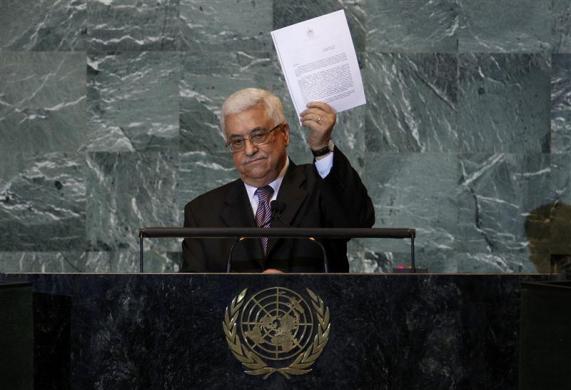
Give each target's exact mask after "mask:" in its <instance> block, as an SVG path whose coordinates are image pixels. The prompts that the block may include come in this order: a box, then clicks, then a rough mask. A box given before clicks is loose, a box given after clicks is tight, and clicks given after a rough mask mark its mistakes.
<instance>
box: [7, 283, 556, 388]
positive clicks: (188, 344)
mask: <svg viewBox="0 0 571 390" xmlns="http://www.w3.org/2000/svg"><path fill="white" fill-rule="evenodd" d="M545 279H547V276H543V275H430V274H390V275H387V274H366V275H361V274H337V275H334V274H330V275H325V274H313V275H310V274H305V275H286V274H283V275H257V274H256V275H254V274H194V275H190V274H9V275H7V274H5V275H0V282H8V281H9V282H26V283H30V284H31V286H32V288H33V292H34V334H35V343H34V371H35V388H36V389H82V390H84V389H228V388H232V389H252V388H265V389H291V388H294V389H322V388H328V389H421V388H422V389H424V388H430V389H450V388H458V389H460V388H462V389H464V388H485V389H502V390H505V389H517V386H518V384H517V378H518V369H517V364H518V329H519V312H520V285H521V283H522V282H534V281H535V282H541V281H543V280H545ZM244 291H246V292H245V293H244V295H243V297H244V298H243V305H242V306H241V307H240V308H239V309H242V308H246V307H248V309H247V310H246V313H245V314H244V313H241V314H239V315H238V316H237V318H238V319H239V320H241V321H242V325H241V326H244V324H246V325H245V326H246V327H245V328H244V327H242V328H241V329H238V328H237V327H235V326H234V325H233V323H232V317H233V315H234V314H236V313H237V312H238V311H239V310H237V309H236V307H237V303H238V301H239V297H240V294H241V293H243V292H244ZM264 291H269V292H270V293H272V294H274V295H273V296H274V297H275V296H276V295H277V296H278V298H277V300H276V301H280V300H282V301H283V300H284V299H285V298H284V297H288V296H289V297H291V296H296V295H295V294H298V296H299V298H300V299H303V300H304V301H305V302H306V304H307V306H303V302H301V301H298V300H297V298H296V299H293V300H292V299H290V298H287V299H286V300H285V301H286V303H287V304H288V305H290V306H287V307H289V308H290V309H292V310H293V311H294V312H297V313H306V314H307V316H306V317H305V319H304V317H303V316H302V315H301V314H300V315H299V318H298V319H297V320H291V319H289V320H288V321H286V317H285V314H284V313H283V310H282V311H281V312H280V313H282V314H280V315H278V316H277V317H279V318H278V320H279V321H282V322H281V324H280V323H271V322H268V321H266V320H264V318H265V316H266V315H270V316H271V315H274V314H275V313H277V312H272V311H271V310H272V309H267V311H268V312H267V313H266V312H264V310H263V309H262V307H266V308H267V307H269V306H267V305H269V302H268V301H267V300H264V299H266V298H264V297H262V295H256V294H259V293H263V292H264ZM308 291H311V292H312V293H313V297H312V295H311V294H310V293H309V292H308ZM291 292H293V293H291ZM292 294H293V295H292ZM256 296H258V297H259V304H256V300H255V299H254V301H252V297H256ZM315 297H316V298H315ZM319 302H322V303H323V306H322V310H321V312H320V313H317V314H316V313H315V311H316V310H317V309H316V306H319ZM248 304H250V306H247V305H248ZM252 307H253V309H252ZM300 308H303V310H302V309H300ZM256 310H257V311H258V314H256ZM325 310H327V313H328V314H327V316H328V319H327V321H325ZM309 311H312V312H313V314H312V315H313V317H314V318H315V319H317V321H318V323H317V325H315V324H314V329H316V328H319V327H320V326H321V325H320V324H325V325H327V326H329V331H328V334H327V335H326V336H327V337H325V334H324V333H325V332H324V331H321V336H320V337H321V341H323V340H324V339H326V344H325V346H324V347H323V348H322V350H321V352H320V353H319V355H318V356H317V357H316V358H315V359H313V360H308V359H305V360H303V359H302V360H303V362H304V363H303V364H305V365H306V366H305V368H306V369H309V370H311V371H309V372H307V373H304V374H301V375H297V374H295V373H294V374H291V375H287V376H289V378H288V377H287V376H286V375H284V372H285V371H284V370H282V372H278V371H274V372H272V373H270V374H269V375H265V374H267V372H268V369H266V371H265V374H264V375H262V374H251V375H250V374H247V373H245V371H247V370H250V371H255V370H253V369H252V368H247V367H246V366H245V365H244V363H243V362H242V361H240V360H239V359H238V358H237V356H236V353H234V352H235V349H236V341H235V340H234V344H232V343H231V342H229V341H228V340H229V337H228V333H227V330H228V329H230V331H231V332H232V331H233V330H235V333H236V335H240V334H242V335H241V336H240V337H242V339H241V348H242V349H241V350H240V353H238V356H245V355H248V354H249V353H250V352H245V350H244V348H245V347H248V348H250V346H252V345H254V344H255V343H252V340H256V338H259V337H266V338H268V337H273V336H276V337H277V336H283V335H284V332H282V333H281V334H280V333H279V331H280V330H282V331H283V330H284V329H286V324H287V326H288V328H287V329H289V330H290V331H291V330H292V329H294V328H295V329H298V330H299V329H301V328H303V326H306V327H307V326H309V325H303V324H308V323H309V322H310V321H309V320H308V318H309ZM252 313H253V316H251V317H249V315H250V314H252ZM260 313H261V314H260ZM272 313H273V314H272ZM292 313H293V312H292ZM290 314H291V313H290ZM256 316H257V317H256ZM266 319H267V318H266ZM274 319H275V318H274ZM264 321H265V322H264ZM292 321H293V322H292ZM296 321H297V322H296ZM260 323H264V324H263V325H260V326H259V329H261V330H262V333H261V334H260V333H259V332H258V334H257V335H256V334H255V330H256V329H254V327H255V326H258V325H256V324H260ZM248 324H250V325H248ZM292 324H293V325H292ZM248 326H250V327H249V328H248ZM305 329H307V328H305ZM322 329H324V328H322ZM307 332H309V331H307ZM286 336H287V337H289V336H288V335H287V334H286ZM230 338H231V337H230ZM294 338H295V340H293V339H292V338H291V337H290V338H289V342H290V343H289V346H286V343H287V342H288V340H285V341H284V339H279V338H276V339H275V340H278V341H279V340H281V341H279V345H280V347H279V348H278V347H276V351H272V350H271V348H270V351H269V354H270V355H271V353H272V352H276V355H279V354H278V353H277V352H279V353H281V352H288V353H289V352H290V351H291V350H292V349H290V347H292V348H293V347H295V343H296V342H298V343H300V344H303V343H305V345H306V348H307V347H311V348H313V351H315V350H317V349H319V348H321V346H322V345H321V344H319V345H317V344H316V341H315V340H316V339H315V337H313V336H312V337H306V339H307V340H306V341H303V336H299V337H298V336H295V337H294ZM258 344H260V343H258ZM275 344H276V345H277V344H278V342H277V341H276V343H275ZM232 348H234V352H232V351H233V350H232ZM266 349H268V348H266ZM253 350H255V345H254V348H252V351H253ZM306 350H307V349H306ZM311 353H312V352H310V353H309V354H308V356H309V355H311ZM267 355H268V352H267V351H266V355H264V354H263V353H262V354H260V356H262V357H261V358H260V359H261V360H262V362H263V364H264V365H263V366H260V369H261V368H264V367H266V368H269V370H270V371H271V369H272V368H278V369H279V368H282V369H283V368H284V367H285V368H287V367H290V366H291V361H292V359H290V360H287V359H286V360H282V361H272V360H271V359H269V358H268V357H267ZM297 367H299V365H298V366H297ZM285 373H286V374H287V372H285ZM264 378H265V379H264Z"/></svg>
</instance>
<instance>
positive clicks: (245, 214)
mask: <svg viewBox="0 0 571 390" xmlns="http://www.w3.org/2000/svg"><path fill="white" fill-rule="evenodd" d="M221 218H222V221H223V222H224V224H225V225H226V226H227V227H256V226H257V225H256V220H255V219H254V215H253V214H252V206H251V205H250V200H249V199H248V193H247V192H246V189H245V188H244V183H243V182H242V180H240V179H238V180H236V181H234V182H233V184H232V186H231V188H230V190H229V191H228V192H227V194H226V198H225V199H224V209H223V210H222V213H221ZM242 245H243V246H244V248H246V253H250V254H251V255H252V256H253V257H254V259H257V260H260V261H261V260H262V259H263V258H264V254H263V250H262V245H261V244H260V240H257V239H254V238H249V239H247V240H246V241H244V242H243V243H242Z"/></svg>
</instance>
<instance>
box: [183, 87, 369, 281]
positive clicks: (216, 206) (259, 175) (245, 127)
mask: <svg viewBox="0 0 571 390" xmlns="http://www.w3.org/2000/svg"><path fill="white" fill-rule="evenodd" d="M300 119H301V122H302V124H303V126H304V127H307V128H308V129H309V134H308V136H307V142H308V143H309V147H310V148H311V150H312V152H313V155H314V163H313V164H304V165H295V164H294V162H293V161H291V160H290V159H289V158H288V155H287V146H288V144H289V140H290V138H289V126H288V123H287V122H286V120H285V116H284V113H283V108H282V104H281V102H280V100H279V99H278V98H277V97H276V96H274V95H272V94H271V93H270V92H268V91H265V90H261V89H255V88H247V89H243V90H240V91H238V92H236V93H234V94H232V95H231V96H230V97H228V99H227V100H226V102H225V103H224V105H223V107H222V115H221V126H222V129H224V134H225V137H226V145H227V147H228V149H229V150H230V152H231V153H232V157H233V160H234V165H235V167H236V169H237V171H238V173H239V174H240V179H237V180H235V181H233V182H231V183H228V184H226V185H224V186H222V187H219V188H216V189H214V190H212V191H210V192H207V193H206V194H203V195H201V196H199V197H197V198H196V199H194V200H192V201H191V202H190V203H188V204H187V205H186V206H185V210H184V215H185V218H184V226H185V227H220V228H223V227H256V226H260V227H269V226H270V225H271V226H272V227H300V228H312V227H313V228H315V227H371V226H372V225H373V223H374V220H375V215H374V209H373V204H372V202H371V199H370V198H369V196H368V194H367V190H366V188H365V187H364V186H363V183H362V182H361V180H360V178H359V176H358V174H357V172H356V171H355V170H354V169H353V168H352V167H351V165H350V163H349V161H348V160H347V158H346V157H345V156H344V155H343V153H341V151H340V150H339V148H337V147H335V146H334V145H333V143H332V142H331V133H332V131H333V126H334V125H335V122H336V113H335V111H334V110H333V109H332V108H331V107H330V106H329V105H328V104H326V103H320V102H313V103H310V104H308V106H307V109H306V110H305V111H304V112H302V113H301V118H300ZM273 200H276V201H277V202H278V203H277V204H278V205H280V206H279V215H274V217H273V218H272V217H271V212H270V202H271V201H273ZM274 214H275V213H274ZM234 243H235V239H199V238H195V239H189V238H187V239H185V240H184V241H183V264H182V268H181V271H182V272H225V271H226V266H227V260H228V257H229V254H230V251H231V248H232V245H233V244H234ZM322 243H323V245H324V246H325V249H326V252H327V256H328V263H329V271H330V272H348V271H349V263H348V261H347V242H346V240H324V241H323V242H322ZM231 270H232V272H265V273H276V272H323V256H322V253H321V249H320V248H319V247H318V246H317V245H316V244H315V243H314V242H311V241H310V240H307V239H277V238H276V239H274V238H271V239H269V240H268V239H259V238H253V239H247V240H243V241H241V242H240V243H238V244H237V245H236V246H235V247H234V250H233V251H232V260H231Z"/></svg>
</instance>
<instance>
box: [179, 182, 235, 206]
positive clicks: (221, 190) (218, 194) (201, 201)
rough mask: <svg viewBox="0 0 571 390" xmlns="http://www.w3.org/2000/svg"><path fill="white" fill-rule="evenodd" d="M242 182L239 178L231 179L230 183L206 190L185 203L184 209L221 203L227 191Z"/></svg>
mask: <svg viewBox="0 0 571 390" xmlns="http://www.w3.org/2000/svg"><path fill="white" fill-rule="evenodd" d="M241 183H242V181H241V180H240V179H237V180H234V181H231V182H230V183H227V184H224V185H222V186H220V187H217V188H214V189H213V190H210V191H207V192H205V193H203V194H201V195H199V196H197V197H196V198H194V199H192V200H191V201H190V202H188V203H187V204H186V206H185V207H184V208H185V209H189V208H195V209H196V208H198V209H201V208H204V207H213V206H216V205H218V204H220V203H223V202H224V200H225V199H226V196H227V194H228V192H229V191H231V190H233V189H235V188H236V186H239V185H240V184H241Z"/></svg>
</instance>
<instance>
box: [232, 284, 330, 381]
mask: <svg viewBox="0 0 571 390" xmlns="http://www.w3.org/2000/svg"><path fill="white" fill-rule="evenodd" d="M306 292H307V297H308V298H309V299H308V300H307V299H304V297H303V296H302V295H301V294H298V293H297V292H295V291H293V290H290V289H287V288H284V287H272V288H267V289H265V290H261V291H259V292H257V293H255V294H253V295H251V296H248V289H244V290H242V291H241V292H240V293H239V294H238V295H237V296H235V297H234V299H232V302H231V303H230V305H229V306H228V307H226V311H225V313H224V321H223V324H222V325H223V329H224V334H225V336H226V342H227V343H228V346H229V347H230V351H231V352H232V354H233V355H234V356H235V357H236V359H238V360H239V361H240V363H242V365H243V366H244V368H245V371H244V372H245V373H246V374H249V375H262V376H263V378H264V379H266V378H268V377H269V376H270V375H272V374H274V373H278V374H281V375H283V376H284V377H286V378H288V379H289V378H290V377H291V376H292V375H304V374H307V373H309V372H311V370H312V368H311V366H312V365H313V364H314V363H315V361H316V360H317V359H318V358H319V356H320V355H321V353H322V352H323V349H324V348H325V346H326V345H327V341H328V340H329V333H330V331H331V323H330V318H329V308H328V307H327V306H325V303H324V302H323V300H322V299H321V298H320V297H319V296H318V295H317V294H315V293H314V292H313V291H311V290H310V289H306ZM308 302H310V303H311V304H309V303H308Z"/></svg>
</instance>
